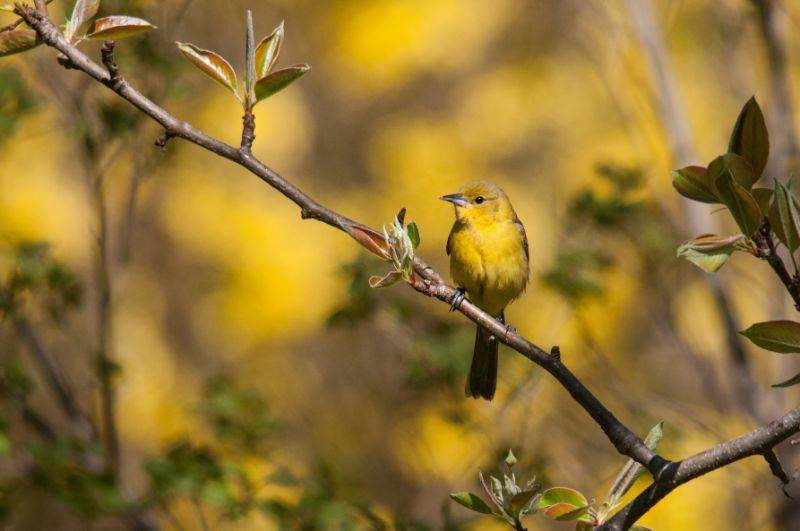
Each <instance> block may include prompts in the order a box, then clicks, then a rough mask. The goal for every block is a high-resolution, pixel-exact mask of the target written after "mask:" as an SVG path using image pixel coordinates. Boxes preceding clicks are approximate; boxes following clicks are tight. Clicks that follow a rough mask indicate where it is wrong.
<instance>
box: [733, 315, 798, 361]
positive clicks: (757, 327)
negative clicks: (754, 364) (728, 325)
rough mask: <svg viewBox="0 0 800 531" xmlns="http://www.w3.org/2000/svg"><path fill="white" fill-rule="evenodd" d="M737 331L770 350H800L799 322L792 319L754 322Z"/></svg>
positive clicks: (787, 352)
mask: <svg viewBox="0 0 800 531" xmlns="http://www.w3.org/2000/svg"><path fill="white" fill-rule="evenodd" d="M739 333H740V334H742V335H743V336H744V337H746V338H747V339H749V340H750V341H752V342H753V343H755V344H756V345H758V346H759V347H761V348H763V349H766V350H771V351H772V352H780V353H782V354H789V353H795V352H800V323H796V322H794V321H766V322H763V323H755V324H754V325H752V326H750V327H749V328H748V329H747V330H742V331H741V332H739Z"/></svg>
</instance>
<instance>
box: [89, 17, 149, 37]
mask: <svg viewBox="0 0 800 531" xmlns="http://www.w3.org/2000/svg"><path fill="white" fill-rule="evenodd" d="M153 29H156V27H155V26H153V25H152V24H150V23H149V22H148V21H146V20H144V19H143V18H136V17H125V16H113V17H103V18H98V19H97V20H95V21H94V25H93V26H92V31H91V32H89V33H87V34H86V38H87V39H124V38H125V37H130V36H132V35H138V34H139V33H144V32H145V31H150V30H153Z"/></svg>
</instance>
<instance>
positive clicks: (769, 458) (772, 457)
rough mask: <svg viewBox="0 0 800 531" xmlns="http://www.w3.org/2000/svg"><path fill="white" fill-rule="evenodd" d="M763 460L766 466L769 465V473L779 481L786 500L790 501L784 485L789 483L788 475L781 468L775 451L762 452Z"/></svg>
mask: <svg viewBox="0 0 800 531" xmlns="http://www.w3.org/2000/svg"><path fill="white" fill-rule="evenodd" d="M764 460H766V462H767V464H768V465H769V471H770V472H772V475H773V476H775V477H776V478H778V479H779V480H780V481H781V487H782V488H783V493H784V494H785V495H786V497H787V498H790V499H791V496H789V493H788V492H786V485H788V484H789V483H790V482H791V479H789V475H788V474H787V473H786V471H785V470H784V469H783V466H781V462H780V461H779V460H778V456H777V455H776V454H775V450H773V449H772V448H770V449H769V450H767V451H765V452H764Z"/></svg>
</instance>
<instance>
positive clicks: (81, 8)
mask: <svg viewBox="0 0 800 531" xmlns="http://www.w3.org/2000/svg"><path fill="white" fill-rule="evenodd" d="M99 8H100V0H77V2H75V7H73V8H72V16H71V17H70V18H69V20H68V21H67V26H66V28H64V36H65V37H66V38H67V40H68V41H70V42H74V37H75V33H76V32H77V31H78V30H79V29H80V28H81V26H82V25H83V23H84V22H86V21H87V20H89V19H90V18H92V17H93V16H95V15H96V14H97V10H98V9H99Z"/></svg>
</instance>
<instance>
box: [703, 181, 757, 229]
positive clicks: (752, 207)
mask: <svg viewBox="0 0 800 531" xmlns="http://www.w3.org/2000/svg"><path fill="white" fill-rule="evenodd" d="M714 184H715V185H716V187H717V190H718V191H719V195H720V197H721V198H722V202H723V203H725V206H726V207H728V210H729V211H730V213H731V216H733V219H734V221H736V224H737V225H739V228H740V229H741V230H742V233H743V234H744V235H745V236H747V237H748V238H749V237H750V236H752V235H753V234H754V233H755V232H756V230H758V226H759V224H760V223H761V209H760V208H758V203H757V202H756V200H755V198H754V197H753V196H752V195H750V192H748V191H747V190H746V189H745V188H744V187H743V186H742V185H741V184H739V183H738V182H736V181H735V180H734V178H733V173H732V172H731V171H730V169H726V170H725V171H723V172H722V175H721V176H720V177H719V178H718V179H717V180H716V181H715V182H714Z"/></svg>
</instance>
